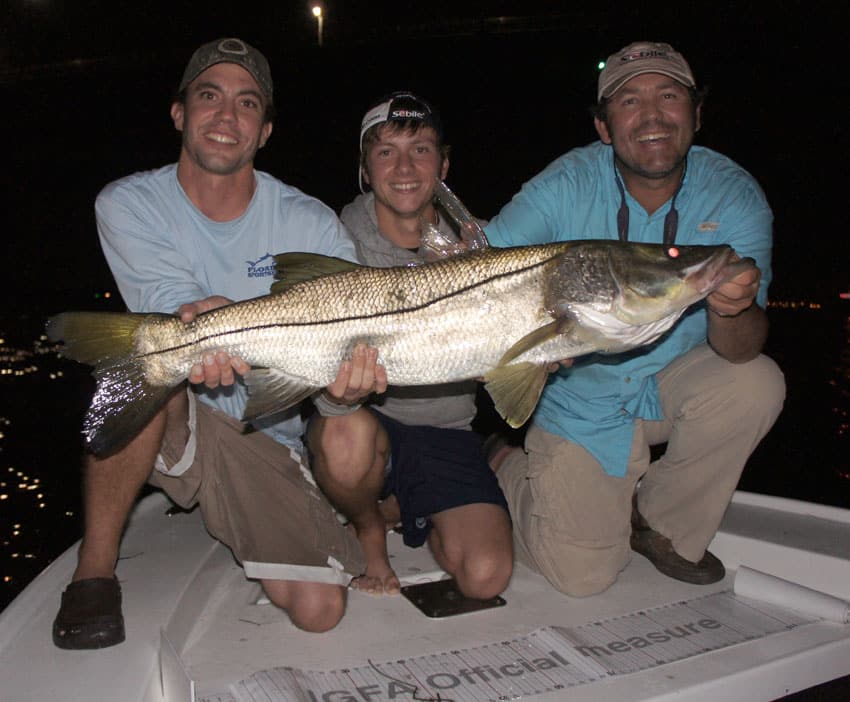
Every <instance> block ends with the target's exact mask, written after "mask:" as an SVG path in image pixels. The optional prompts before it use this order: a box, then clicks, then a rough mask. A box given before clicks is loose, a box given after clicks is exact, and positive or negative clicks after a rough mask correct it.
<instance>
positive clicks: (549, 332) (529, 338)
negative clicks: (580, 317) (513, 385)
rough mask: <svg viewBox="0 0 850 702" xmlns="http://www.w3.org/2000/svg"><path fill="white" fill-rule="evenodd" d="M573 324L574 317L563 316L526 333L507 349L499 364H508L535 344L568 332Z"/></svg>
mask: <svg viewBox="0 0 850 702" xmlns="http://www.w3.org/2000/svg"><path fill="white" fill-rule="evenodd" d="M572 326H573V320H572V319H564V318H562V319H556V320H554V321H552V322H549V324H544V325H543V326H542V327H537V329H535V330H534V331H532V332H529V333H528V334H526V335H525V336H524V337H522V338H521V339H520V340H519V341H517V342H516V343H515V344H514V345H513V346H511V347H510V348H509V349H508V350H507V351H505V353H504V355H503V356H502V358H501V360H500V361H499V366H506V365H508V364H509V363H510V362H511V361H513V360H514V359H515V358H519V357H520V356H522V354H524V353H525V352H526V351H530V350H531V349H533V348H534V347H535V346H540V345H541V344H543V343H545V342H547V341H549V339H553V338H554V337H556V336H558V335H559V334H566V333H568V332H569V331H570V328H571V327H572Z"/></svg>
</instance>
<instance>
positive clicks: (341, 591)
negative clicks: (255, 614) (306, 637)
mask: <svg viewBox="0 0 850 702" xmlns="http://www.w3.org/2000/svg"><path fill="white" fill-rule="evenodd" d="M262 582H263V589H264V590H265V592H266V595H267V596H268V598H269V599H270V600H271V602H272V603H273V604H274V605H276V606H278V607H280V608H281V609H283V610H285V611H286V613H287V615H289V619H290V621H291V622H292V623H293V624H294V625H295V626H297V627H298V628H299V629H303V630H304V631H309V632H312V633H321V632H324V631H329V630H330V629H333V628H334V627H335V626H336V625H337V624H339V622H340V620H342V617H343V615H344V614H345V602H346V596H345V588H343V587H342V586H340V585H328V584H325V583H301V582H294V581H283V580H263V581H262Z"/></svg>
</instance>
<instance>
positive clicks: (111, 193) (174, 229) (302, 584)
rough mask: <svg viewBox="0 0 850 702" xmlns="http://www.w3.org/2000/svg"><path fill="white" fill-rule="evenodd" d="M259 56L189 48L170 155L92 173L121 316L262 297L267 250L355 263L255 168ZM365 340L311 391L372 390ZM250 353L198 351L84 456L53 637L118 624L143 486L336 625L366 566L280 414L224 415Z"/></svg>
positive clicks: (100, 639) (287, 192)
mask: <svg viewBox="0 0 850 702" xmlns="http://www.w3.org/2000/svg"><path fill="white" fill-rule="evenodd" d="M273 112H274V108H273V86H272V77H271V72H270V70H269V65H268V62H267V61H266V59H265V57H264V56H263V55H262V54H261V53H260V52H259V51H257V49H255V48H254V47H252V46H250V45H249V44H247V43H245V42H244V41H242V40H241V39H236V38H225V39H218V40H216V41H213V42H210V43H208V44H205V45H203V46H201V47H200V48H199V49H198V50H197V51H195V53H194V54H193V55H192V57H191V59H190V60H189V63H188V65H187V66H186V69H185V71H184V74H183V78H182V80H181V82H180V85H179V88H178V92H177V96H176V97H175V99H174V101H173V103H172V105H171V117H172V120H173V122H174V126H175V128H176V129H177V131H179V132H180V133H181V136H182V144H181V149H180V157H179V159H178V161H177V163H175V164H171V165H168V166H165V167H163V168H160V169H158V170H154V171H147V172H144V173H136V174H134V175H131V176H128V177H126V178H122V179H120V180H118V181H115V182H113V183H110V184H109V185H107V186H106V187H105V188H104V189H103V191H102V192H101V193H100V194H99V195H98V198H97V202H96V205H95V210H96V214H97V227H98V233H99V235H100V241H101V246H102V248H103V251H104V255H105V256H106V259H107V262H108V263H109V266H110V268H111V270H112V273H113V275H114V277H115V280H116V283H117V284H118V288H119V290H120V291H121V295H122V297H123V299H124V302H125V304H126V305H127V307H128V308H129V310H130V311H132V312H165V313H173V312H177V313H178V314H179V315H180V316H181V318H182V319H183V321H184V322H189V321H191V320H192V319H193V318H194V316H195V315H197V314H200V313H202V312H206V311H209V310H211V309H215V308H216V307H220V306H222V305H224V304H227V303H228V302H230V301H236V300H244V299H247V298H252V297H256V296H259V295H263V294H265V293H268V291H269V286H270V284H271V283H272V282H273V280H274V270H275V267H274V259H273V254H276V253H282V252H286V251H309V252H314V253H320V254H326V255H330V256H338V257H341V258H346V259H349V260H353V259H354V257H355V251H354V245H353V243H352V241H351V238H350V237H349V235H348V232H346V230H345V228H344V227H343V226H342V224H341V223H340V222H339V220H338V219H337V217H336V215H335V214H334V213H333V211H332V210H330V208H328V207H326V206H325V205H323V204H322V203H321V202H319V201H318V200H316V199H314V198H311V197H308V196H307V195H305V194H304V193H302V192H300V191H299V190H297V189H296V188H293V187H290V186H288V185H286V184H284V183H282V182H280V181H279V180H277V179H276V178H273V177H272V176H270V175H269V174H267V173H263V172H262V171H257V170H255V169H254V157H255V155H256V153H257V151H258V150H259V149H261V148H262V147H263V146H264V145H265V143H266V141H267V139H268V138H269V136H270V135H271V132H272V117H273ZM367 362H368V359H367V355H366V350H365V348H359V349H358V350H357V351H356V352H355V355H354V358H353V359H352V361H350V362H346V363H344V364H343V367H342V369H341V370H340V373H339V376H338V377H337V379H336V381H335V382H334V383H333V384H332V385H331V386H330V387H329V388H327V389H326V391H325V392H326V393H327V394H328V395H329V396H330V397H331V398H332V399H333V401H335V402H338V403H343V404H344V403H346V402H356V401H357V400H359V399H360V397H361V396H365V395H367V394H369V393H370V392H372V391H378V392H380V391H382V390H383V389H384V388H385V387H386V383H385V377H383V378H382V377H380V373H381V372H382V369H380V368H378V369H377V371H376V369H375V364H374V360H372V361H371V364H370V365H368V367H367ZM248 369H249V366H248V365H247V364H246V363H245V362H244V361H242V360H241V359H239V358H235V357H230V356H228V354H226V353H224V352H218V353H216V354H212V353H210V354H205V356H204V358H203V363H199V364H198V365H196V366H195V367H194V368H193V369H192V371H191V374H190V376H189V381H190V383H189V384H188V385H187V387H184V388H181V389H180V390H179V391H178V392H176V393H175V394H174V395H173V396H172V398H171V399H170V400H169V402H168V404H167V406H166V407H165V408H164V409H163V410H161V411H160V412H158V413H157V414H156V415H155V416H154V417H153V418H152V419H151V420H150V422H149V423H148V424H147V425H146V426H145V427H144V428H143V429H142V431H141V432H140V433H139V434H138V435H136V436H134V437H132V438H131V439H130V441H129V443H128V444H127V445H126V446H124V447H123V448H121V449H120V450H119V451H117V452H116V453H114V454H111V455H107V456H94V455H87V456H86V458H85V490H84V492H85V495H84V502H85V531H84V534H83V540H82V545H81V547H80V551H79V557H78V564H77V568H76V570H75V572H74V574H73V577H72V582H71V583H70V584H69V585H68V587H67V588H66V590H65V592H64V593H63V595H62V605H61V608H60V610H59V613H58V615H57V616H56V620H55V622H54V625H53V641H54V643H55V644H56V645H57V646H59V647H60V648H69V649H85V648H103V647H106V646H113V645H115V644H118V643H121V642H122V641H123V640H124V637H125V631H124V619H123V613H122V601H121V588H120V585H119V582H118V579H117V577H116V576H115V565H116V561H117V559H118V549H119V546H120V541H121V533H122V530H123V528H124V525H125V523H126V521H127V517H128V515H129V513H130V510H131V508H132V506H133V504H134V502H135V499H136V497H137V495H138V493H139V490H140V489H141V488H142V486H143V485H144V483H145V482H146V481H148V482H150V483H151V484H153V485H155V486H157V487H159V488H161V489H163V490H164V491H165V492H166V493H167V494H168V495H169V497H170V498H171V499H172V500H174V501H175V502H176V503H177V504H179V505H181V506H182V507H185V508H191V507H192V506H194V505H195V504H200V509H201V513H202V515H203V518H204V524H205V526H206V527H207V529H208V530H209V532H210V533H211V534H213V535H214V536H215V537H217V538H218V539H219V540H221V541H222V542H223V543H224V544H226V545H227V546H229V547H230V548H231V550H232V551H233V554H234V556H235V557H236V558H237V559H238V560H239V561H240V562H241V563H242V564H243V566H244V567H245V571H246V574H247V575H248V576H249V577H256V578H258V579H260V582H261V583H262V586H263V588H264V590H265V592H266V594H267V595H268V597H269V599H270V600H271V601H272V602H273V603H275V604H276V605H278V606H280V607H282V608H283V609H285V610H286V611H287V613H288V614H289V617H290V619H291V620H292V622H293V623H294V624H295V625H296V626H298V627H300V628H302V629H305V630H307V631H315V632H318V631H325V630H327V629H330V628H331V627H333V626H335V625H336V624H337V622H339V620H340V619H341V618H342V616H343V613H344V611H345V603H346V589H345V586H346V585H347V582H348V580H349V577H347V576H346V574H345V572H342V571H341V570H340V569H339V568H338V567H336V566H338V565H339V564H342V565H343V566H344V567H345V569H346V571H347V572H349V573H352V572H353V573H359V572H361V571H362V569H363V567H364V564H365V563H364V560H363V554H362V550H361V548H360V545H359V542H358V541H357V539H356V538H355V537H354V535H352V534H351V533H350V530H348V529H346V528H345V527H344V526H343V525H342V524H341V523H340V522H339V520H338V519H337V517H336V514H335V512H334V510H333V508H332V507H331V505H330V504H329V503H328V501H327V499H326V498H325V497H324V495H323V494H322V493H321V492H320V491H319V490H318V489H317V488H316V487H315V485H313V484H312V482H311V481H309V480H307V479H305V475H306V474H307V471H306V470H302V465H303V459H302V453H303V451H302V448H303V447H302V445H301V440H300V437H301V435H302V433H303V431H304V425H303V422H302V420H301V417H300V415H299V413H298V411H297V408H295V410H294V411H290V412H286V413H280V414H276V415H273V416H272V417H270V418H268V420H264V421H263V422H262V425H261V426H256V427H255V428H256V429H258V431H253V432H245V431H244V429H245V427H244V426H243V424H242V423H241V422H240V421H239V419H240V418H241V417H242V415H243V412H244V409H245V404H246V391H245V387H244V385H242V383H241V382H239V376H240V375H242V374H244V373H245V372H246V371H247V370H248Z"/></svg>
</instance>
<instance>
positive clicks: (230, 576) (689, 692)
mask: <svg viewBox="0 0 850 702" xmlns="http://www.w3.org/2000/svg"><path fill="white" fill-rule="evenodd" d="M167 508H168V503H167V502H166V500H165V498H164V497H162V496H161V495H153V496H151V497H149V498H147V499H146V500H144V501H143V502H142V503H141V504H140V505H139V507H138V508H137V510H136V513H135V515H134V518H133V521H132V523H131V526H130V528H129V530H128V533H127V535H126V537H125V539H124V542H123V547H122V560H121V561H120V563H119V567H118V576H119V578H120V580H121V583H122V588H123V592H124V614H125V619H126V627H127V641H126V642H125V643H123V644H121V645H119V646H116V647H113V648H110V649H104V650H100V651H90V652H82V651H62V650H60V649H57V648H55V647H54V646H53V644H52V642H51V638H50V630H51V622H52V619H53V617H54V615H55V612H56V608H57V607H58V603H59V595H60V593H61V590H62V588H63V587H64V585H65V584H66V583H67V581H68V580H69V578H70V575H71V572H72V570H73V567H74V564H75V551H74V549H72V550H70V551H69V552H67V553H65V554H63V556H62V557H60V558H59V559H58V560H57V561H56V562H54V563H53V564H52V565H51V566H50V567H49V568H48V569H46V570H45V572H44V573H42V574H41V575H40V576H39V577H38V578H37V579H36V580H35V581H34V582H33V583H32V584H31V585H30V586H29V588H27V590H25V591H24V592H23V593H22V594H21V596H20V597H19V598H18V599H17V600H15V602H13V603H12V604H11V605H10V606H9V607H8V608H7V609H6V611H4V612H3V613H2V615H0V680H2V681H3V682H2V685H0V699H2V700H4V701H5V700H10V701H14V702H18V701H19V700H63V701H71V702H72V701H75V700H122V701H123V700H144V701H145V702H163V701H165V702H188V701H189V700H192V694H193V690H194V695H195V699H197V700H204V699H209V700H219V699H222V700H224V699H228V697H227V693H228V690H229V686H230V685H231V684H235V683H237V682H239V681H240V680H243V679H246V678H249V677H250V676H252V675H254V674H255V673H257V672H258V671H264V670H270V669H275V668H279V667H282V666H287V667H290V668H293V669H296V670H297V671H330V672H338V671H341V670H342V669H346V670H351V671H354V673H358V671H361V670H362V669H365V668H368V667H369V666H370V663H374V664H382V663H389V662H393V661H405V660H406V661H418V662H420V663H421V662H422V661H423V660H430V659H426V658H425V657H428V656H431V657H432V658H433V660H434V665H435V666H437V668H435V670H437V671H439V670H440V668H439V665H440V661H441V660H444V659H443V658H440V657H439V654H446V655H450V654H451V652H453V651H460V654H459V655H461V656H463V655H464V654H465V652H469V655H470V656H471V655H473V654H475V655H479V654H480V653H481V652H482V651H485V652H486V651H489V650H490V649H489V648H486V646H487V645H488V644H493V645H496V644H500V645H503V646H507V645H508V644H507V643H505V642H511V641H519V642H520V643H522V642H525V641H526V640H527V637H529V635H531V636H534V635H536V633H539V632H540V631H544V630H546V631H548V630H550V629H548V628H549V627H565V628H567V629H568V630H571V631H575V630H576V629H577V628H580V627H585V628H586V627H587V626H589V625H590V626H592V625H593V624H595V623H598V622H607V621H608V620H611V619H613V618H616V617H624V616H625V615H630V614H632V613H636V612H644V611H646V610H648V609H652V608H658V607H660V606H663V605H671V606H678V605H676V603H682V602H685V601H690V600H695V599H697V598H703V597H705V596H706V595H709V594H711V593H720V592H723V591H728V590H731V589H732V583H733V578H734V570H735V569H736V568H737V567H738V566H739V565H742V564H743V565H746V566H748V567H750V568H754V569H758V570H762V571H764V572H767V573H771V574H773V575H777V576H779V577H782V578H785V579H788V580H792V581H794V582H797V583H800V584H802V585H805V586H807V587H810V588H814V589H816V590H820V591H822V592H826V593H829V594H831V595H834V596H837V597H841V598H842V599H845V600H850V510H840V509H834V508H827V507H821V506H816V505H808V504H805V503H798V502H794V501H788V500H779V499H775V498H766V497H762V496H758V495H750V494H746V493H738V494H736V497H735V501H734V502H733V504H732V505H731V506H730V509H729V511H728V513H727V515H726V518H725V520H724V523H723V526H722V528H721V531H720V532H719V533H718V535H717V537H716V539H715V541H714V543H713V545H712V547H711V548H712V551H713V552H714V553H716V554H717V555H718V556H719V557H720V558H721V559H722V560H723V561H724V563H725V564H726V566H727V570H728V571H729V573H728V575H727V578H726V579H725V581H723V582H721V583H718V584H716V585H713V586H708V587H699V586H691V585H686V584H683V583H679V582H676V581H673V580H671V579H669V578H666V577H664V576H663V575H661V574H659V573H658V572H657V571H655V570H654V568H652V566H651V565H650V564H649V563H648V561H646V560H645V559H644V558H642V557H641V556H638V555H635V556H634V558H633V561H632V563H631V564H630V565H629V567H628V568H627V569H626V570H625V571H624V572H623V573H622V574H621V576H620V578H619V580H618V581H617V583H616V584H615V585H614V586H613V587H612V588H610V589H609V590H608V591H607V592H605V593H603V594H601V595H597V596H594V597H589V598H584V599H576V598H570V597H566V596H564V595H561V594H559V593H557V592H555V591H554V590H553V589H552V588H550V587H549V586H548V584H547V583H546V581H545V580H544V579H543V578H541V577H540V576H538V575H536V574H534V573H532V572H530V571H529V570H528V569H526V568H524V567H523V566H521V565H518V566H517V568H516V572H515V575H514V578H513V580H512V582H511V585H510V587H509V588H508V590H507V591H506V592H505V593H504V598H505V600H506V601H507V604H506V605H505V606H504V607H500V608H495V609H490V610H486V611H482V612H476V613H472V614H466V615H461V616H457V617H451V618H446V619H429V618H427V617H425V616H424V615H423V614H421V613H420V612H419V610H417V609H416V608H414V607H413V605H411V604H410V603H409V602H408V601H407V600H406V599H405V598H403V597H401V596H399V597H372V596H369V595H365V594H362V593H359V592H351V593H350V597H349V604H348V611H347V614H346V616H345V618H344V619H343V621H342V622H341V623H340V625H339V626H338V627H337V628H336V629H334V630H333V631H331V632H329V633H326V634H306V633H304V632H301V631H299V630H297V629H296V628H295V627H293V626H292V625H291V624H290V623H289V620H288V619H287V617H286V615H285V614H284V613H282V612H281V611H280V610H277V609H276V608H274V607H273V606H271V605H264V604H257V600H258V598H259V597H260V595H261V592H260V588H259V586H258V585H257V584H256V583H254V582H251V581H248V580H246V579H245V577H244V575H243V573H242V570H241V568H239V566H237V565H236V564H235V562H234V561H233V559H232V557H231V555H230V553H229V551H228V550H227V549H225V548H224V547H222V546H220V545H218V544H217V543H216V542H215V541H213V540H212V539H211V538H210V537H209V536H207V534H206V532H205V531H204V529H203V526H202V524H201V520H200V516H199V514H198V513H197V511H196V512H194V513H192V514H177V515H175V516H172V517H167V516H165V511H166V509H167ZM391 551H392V552H393V553H394V554H395V555H394V556H393V558H394V565H395V567H396V569H397V572H399V574H400V575H401V576H402V579H403V581H405V582H415V581H419V580H423V579H433V578H434V577H439V571H438V570H437V567H436V565H435V564H434V562H433V561H432V560H431V558H430V556H429V555H428V553H427V550H426V549H416V550H411V549H407V548H405V547H404V546H403V545H401V539H400V537H397V536H396V535H391ZM720 597H724V596H722V595H721V596H720ZM638 616H642V615H638ZM790 616H791V617H792V619H793V617H795V616H797V615H795V614H793V613H791V615H790ZM808 620H809V621H810V623H803V624H800V625H799V626H793V628H787V629H786V628H785V627H779V629H780V630H779V631H777V632H776V633H771V634H769V635H765V636H762V637H756V638H752V639H751V640H743V641H741V642H739V643H734V644H733V645H727V646H723V647H719V648H716V650H711V651H708V652H701V653H698V654H697V655H691V656H688V657H685V658H683V659H682V660H677V661H675V662H672V663H665V664H663V665H657V664H653V665H651V667H648V668H646V669H642V670H638V672H631V673H618V674H615V675H607V676H602V677H599V676H597V677H596V678H595V679H594V680H593V681H591V682H583V683H581V684H574V686H571V687H569V688H568V689H556V690H553V691H548V692H543V693H542V694H534V695H531V694H528V691H527V690H526V692H524V693H523V692H522V690H521V689H520V687H519V686H517V687H515V688H511V691H510V693H509V694H506V695H504V697H503V698H504V699H510V698H514V699H520V698H521V699H531V700H534V702H538V701H540V702H542V701H544V700H546V701H549V700H556V699H557V700H562V699H569V700H600V699H604V700H644V699H674V698H675V699H688V700H717V699H724V700H747V701H750V700H770V699H776V698H778V697H781V696H783V695H785V694H788V693H790V692H795V691H798V690H801V689H805V688H807V687H811V686H813V685H816V684H819V683H821V682H824V681H827V680H830V679H833V678H836V677H841V676H843V675H847V674H850V625H848V624H839V623H835V622H831V621H823V620H814V618H813V617H808ZM629 621H631V620H630V619H629V618H628V617H625V619H621V620H618V622H620V623H621V624H622V625H623V626H624V625H625V623H628V622H629ZM614 628H616V627H612V626H608V627H607V630H613V629H614ZM694 631H695V629H694ZM612 638H616V637H614V636H612ZM555 658H556V659H557V660H563V659H560V658H558V657H557V655H556V656H555ZM668 659H669V656H668ZM160 660H162V666H160ZM481 660H483V661H484V663H482V665H483V666H484V668H485V669H486V668H487V665H489V664H488V663H487V659H486V656H485V658H483V659H481ZM550 662H551V661H550ZM563 662H564V664H565V665H566V663H567V661H563ZM511 665H513V664H509V665H508V666H505V667H504V670H503V673H504V674H503V676H502V677H503V678H504V677H505V676H506V675H507V674H508V672H510V673H511V674H516V675H519V674H520V673H524V672H525V671H523V670H520V669H519V668H517V667H516V665H513V667H511ZM553 665H556V664H553ZM527 667H529V666H527ZM556 667H557V666H556ZM497 668H498V666H497ZM161 670H162V673H161ZM387 670H388V668H387ZM529 670H530V667H529ZM495 671H496V668H494V667H493V666H491V667H490V668H489V672H487V671H486V670H485V671H484V672H479V673H478V674H477V675H470V674H469V673H466V674H465V680H466V682H467V683H470V684H471V686H472V687H473V688H476V686H477V688H476V691H477V692H478V693H480V697H479V698H480V699H498V694H497V693H495V692H493V689H491V688H489V687H488V686H487V685H484V684H483V683H484V682H485V680H484V679H485V678H487V677H490V678H492V676H493V675H494V674H496V672H495ZM505 671H508V672H505ZM455 672H457V671H455ZM354 673H353V674H354ZM353 674H352V675H353ZM435 675H436V676H437V677H434V678H433V679H432V680H433V681H436V683H437V687H438V689H437V690H435V689H434V687H433V686H432V687H431V688H430V692H428V691H423V690H420V691H419V695H420V697H421V698H428V694H430V695H431V698H432V699H437V695H435V692H437V693H438V695H439V699H441V700H450V699H452V700H454V699H461V698H463V694H461V693H462V692H463V691H462V690H461V689H460V688H459V687H458V688H457V689H454V688H453V687H452V681H453V680H458V681H460V680H461V679H462V678H464V675H460V676H457V675H455V676H454V677H450V675H451V673H450V671H449V670H448V669H447V670H446V672H445V673H443V674H442V676H440V674H439V673H435ZM349 677H351V676H349ZM497 677H498V675H497ZM526 677H529V676H526ZM332 678H333V676H332V675H329V676H328V679H329V680H331V679H332ZM351 679H352V680H353V678H351ZM380 679H381V680H386V678H380ZM502 682H503V683H504V682H506V681H505V680H503V681H502ZM479 683H481V684H479ZM329 684H330V683H329ZM354 687H355V683H354V682H351V684H350V688H351V690H354ZM380 687H381V686H380V685H378V686H375V685H374V684H372V685H371V686H370V684H366V683H363V684H361V688H362V689H361V691H360V692H356V691H354V692H353V693H352V694H354V696H353V697H346V696H345V695H344V694H342V693H337V694H335V695H334V694H327V695H326V696H322V694H321V693H319V692H317V691H315V690H313V691H311V692H310V693H309V694H306V693H302V694H303V697H301V698H300V699H306V700H310V701H311V702H312V701H313V700H320V699H321V700H325V699H327V700H329V701H333V700H335V701H336V702H340V701H341V700H346V701H347V702H354V701H355V700H357V701H358V702H359V701H360V700H364V701H365V702H368V701H369V700H375V701H377V700H383V699H386V698H385V697H382V696H380V693H379V688H380ZM467 687H469V685H467ZM327 689H328V690H332V689H336V688H334V687H333V685H331V687H329V688H327ZM395 689H396V694H397V699H413V698H412V697H411V695H410V694H409V693H403V692H401V691H399V690H401V688H399V687H396V688H395ZM384 692H386V690H384ZM218 693H222V695H223V696H222V697H218V696H216V695H217V694H218ZM502 694H504V693H502ZM311 695H312V696H311ZM488 695H489V697H488ZM494 695H495V696H494ZM266 699H279V698H274V697H268V698H266Z"/></svg>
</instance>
